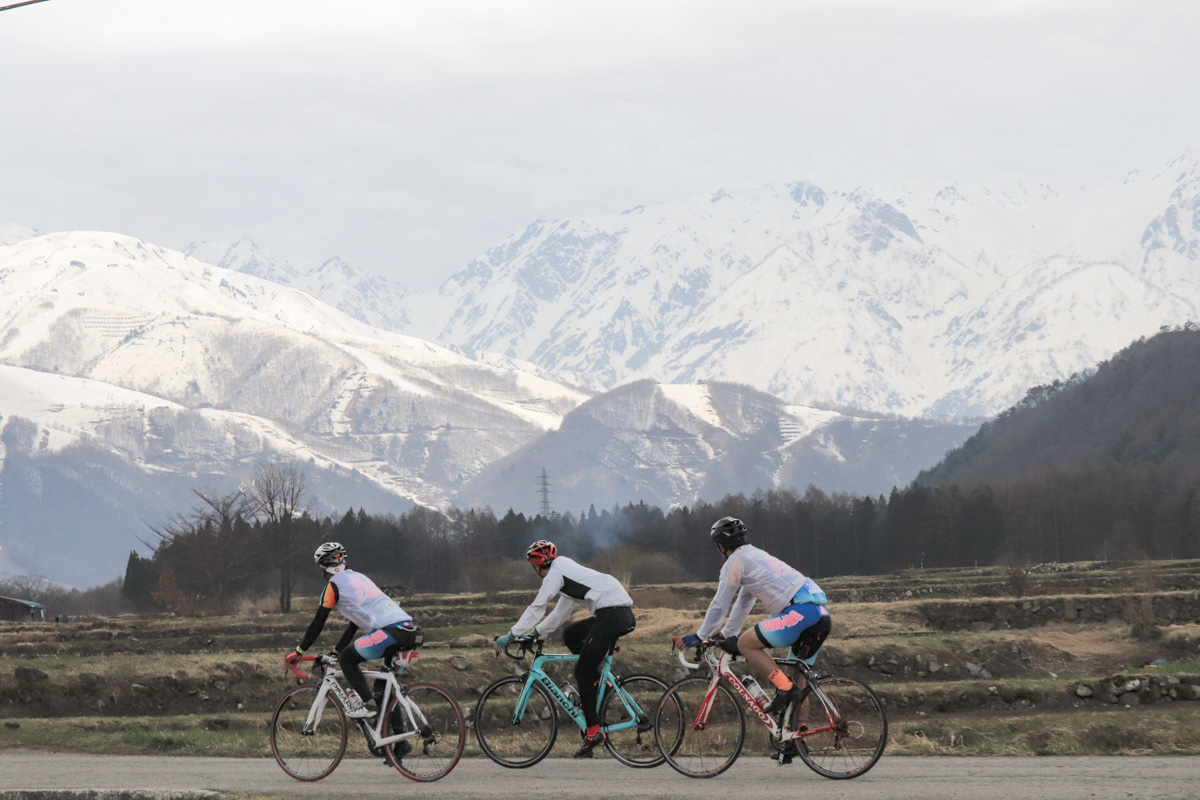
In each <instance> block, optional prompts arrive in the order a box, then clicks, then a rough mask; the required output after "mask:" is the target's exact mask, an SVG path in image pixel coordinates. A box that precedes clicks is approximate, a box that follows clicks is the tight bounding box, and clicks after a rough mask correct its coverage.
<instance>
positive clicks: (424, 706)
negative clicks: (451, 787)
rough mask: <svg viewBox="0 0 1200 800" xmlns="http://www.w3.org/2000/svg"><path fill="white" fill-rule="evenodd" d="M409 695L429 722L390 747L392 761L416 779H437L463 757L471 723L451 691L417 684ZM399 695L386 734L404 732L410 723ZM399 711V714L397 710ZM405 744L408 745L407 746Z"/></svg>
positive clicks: (391, 708)
mask: <svg viewBox="0 0 1200 800" xmlns="http://www.w3.org/2000/svg"><path fill="white" fill-rule="evenodd" d="M408 698H409V699H410V700H412V701H413V702H414V703H416V704H417V708H419V709H421V713H422V714H424V715H425V724H424V725H422V726H421V727H420V728H419V729H418V730H417V735H416V736H414V737H413V738H411V739H405V740H404V741H402V742H396V743H395V744H393V745H391V746H389V747H388V748H386V752H387V759H388V762H389V763H391V765H392V766H393V767H395V768H396V769H397V770H398V771H399V772H400V774H401V775H403V776H404V777H406V778H410V779H412V780H414V781H422V782H423V781H436V780H437V779H438V778H441V777H443V776H444V775H446V773H448V772H449V771H450V770H452V769H454V765H455V764H457V763H458V759H460V758H461V757H462V752H463V746H464V745H465V744H466V742H467V725H466V720H464V719H463V712H462V709H461V708H460V707H459V705H458V701H456V700H455V699H454V698H453V697H452V696H451V695H450V693H449V692H447V691H446V690H445V689H443V688H442V687H440V686H437V685H435V684H432V683H415V684H413V685H412V686H409V687H408ZM397 705H398V703H397V701H396V698H394V697H393V698H392V699H391V701H390V702H389V703H388V707H387V716H386V717H385V720H386V721H385V723H384V727H383V732H384V735H385V736H392V735H394V734H397V733H403V732H404V730H405V729H406V728H407V727H408V725H409V724H410V722H409V720H408V715H407V714H406V713H404V710H403V709H397V708H396V706H397ZM396 711H398V712H399V713H393V712H396ZM405 745H408V746H407V747H405Z"/></svg>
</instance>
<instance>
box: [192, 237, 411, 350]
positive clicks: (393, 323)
mask: <svg viewBox="0 0 1200 800" xmlns="http://www.w3.org/2000/svg"><path fill="white" fill-rule="evenodd" d="M183 252H184V253H186V254H187V255H189V256H192V257H193V258H195V259H197V260H199V261H203V262H205V263H208V264H213V265H215V266H218V267H224V268H225V269H232V270H236V271H237V272H244V273H245V274H247V275H254V276H255V277H258V278H262V279H264V280H268V281H273V282H275V283H279V284H282V285H284V286H290V287H292V288H294V289H299V290H301V291H303V292H306V293H308V294H311V295H312V296H313V297H316V298H318V299H319V300H321V301H322V302H324V303H328V304H329V305H331V306H333V307H334V308H336V309H338V310H339V311H342V312H344V313H346V314H348V315H349V316H351V317H354V318H355V319H357V320H360V321H362V322H365V323H367V324H368V325H372V326H374V327H376V328H383V329H384V330H390V331H403V330H404V329H405V328H407V327H410V325H411V324H412V320H411V319H410V317H409V314H408V312H407V310H406V308H405V298H406V297H407V295H408V292H407V291H405V289H404V287H403V286H400V285H399V284H397V283H395V282H394V281H390V280H388V279H387V278H385V277H383V276H382V275H374V274H371V273H369V272H366V271H364V270H360V269H357V268H356V267H354V266H352V265H351V264H348V263H346V261H344V260H343V259H342V258H341V257H339V256H333V257H332V258H329V259H326V260H325V261H324V262H323V263H322V264H321V265H320V266H317V267H314V268H312V269H310V270H307V271H306V272H303V273H302V272H300V271H299V270H298V269H296V268H295V267H293V266H292V265H291V264H289V263H287V262H286V261H280V260H279V259H277V258H275V257H274V256H272V255H271V254H269V253H266V252H264V251H263V250H262V248H260V247H259V246H258V245H256V244H255V243H254V241H253V240H251V239H241V240H239V241H237V242H232V243H230V242H207V241H196V242H192V243H191V244H189V245H188V246H187V247H185V248H184V250H183Z"/></svg>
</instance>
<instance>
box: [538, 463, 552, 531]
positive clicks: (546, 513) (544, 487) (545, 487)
mask: <svg viewBox="0 0 1200 800" xmlns="http://www.w3.org/2000/svg"><path fill="white" fill-rule="evenodd" d="M538 494H540V495H541V496H542V516H543V517H545V518H546V519H549V518H550V514H552V513H553V511H552V509H551V508H550V476H548V475H547V474H546V468H545V467H542V474H541V475H539V476H538Z"/></svg>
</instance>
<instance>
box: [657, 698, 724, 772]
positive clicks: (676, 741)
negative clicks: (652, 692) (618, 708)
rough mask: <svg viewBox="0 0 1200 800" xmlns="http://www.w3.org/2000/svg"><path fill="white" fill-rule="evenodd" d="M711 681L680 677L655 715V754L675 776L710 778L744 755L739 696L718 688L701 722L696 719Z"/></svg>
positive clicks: (660, 703) (661, 701)
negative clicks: (662, 759) (658, 755)
mask: <svg viewBox="0 0 1200 800" xmlns="http://www.w3.org/2000/svg"><path fill="white" fill-rule="evenodd" d="M711 682H712V679H711V678H702V677H691V678H684V679H683V680H681V681H679V682H677V683H676V684H675V685H674V686H672V687H671V688H670V689H668V690H667V693H666V694H664V695H663V697H662V700H660V701H659V703H658V708H657V709H656V710H655V715H654V735H655V740H656V741H657V743H658V747H659V751H660V752H661V753H662V754H663V757H664V758H666V760H667V763H668V764H670V765H671V767H672V768H674V769H675V770H676V771H677V772H681V773H683V774H684V775H687V776H689V777H692V778H711V777H713V776H714V775H720V774H721V773H722V772H724V771H725V770H727V769H729V768H730V767H731V766H732V765H733V762H734V761H736V760H737V757H738V754H740V753H741V752H742V744H743V742H744V741H745V739H746V720H745V717H744V716H743V715H742V707H741V705H739V704H738V701H737V698H735V697H734V696H733V694H732V693H730V691H729V690H728V689H726V688H725V687H724V686H723V685H721V684H717V686H716V690H715V691H714V693H713V696H712V704H711V706H710V707H709V709H708V714H707V717H706V718H705V719H700V718H699V715H700V713H701V711H702V710H703V708H704V706H705V700H706V698H708V693H709V684H710V683H711Z"/></svg>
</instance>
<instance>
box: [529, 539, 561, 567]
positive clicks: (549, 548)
mask: <svg viewBox="0 0 1200 800" xmlns="http://www.w3.org/2000/svg"><path fill="white" fill-rule="evenodd" d="M525 557H526V558H528V559H529V563H531V564H533V565H534V566H535V567H540V566H543V565H545V564H549V563H550V562H551V561H553V560H554V559H556V558H558V548H557V547H555V546H554V542H547V541H546V540H545V539H538V540H537V541H536V542H534V543H533V544H531V545H529V549H528V550H526V551H525Z"/></svg>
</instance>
